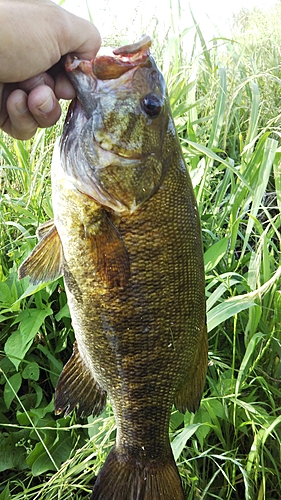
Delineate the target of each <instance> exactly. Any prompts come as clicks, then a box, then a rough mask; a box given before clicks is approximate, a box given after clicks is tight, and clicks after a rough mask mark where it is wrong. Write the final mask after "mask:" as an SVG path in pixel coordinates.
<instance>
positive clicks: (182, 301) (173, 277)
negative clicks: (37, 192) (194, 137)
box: [27, 44, 207, 500]
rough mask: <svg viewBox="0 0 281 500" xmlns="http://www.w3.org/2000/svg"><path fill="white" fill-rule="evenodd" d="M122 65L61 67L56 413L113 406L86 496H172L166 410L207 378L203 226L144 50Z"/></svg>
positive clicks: (55, 177)
mask: <svg viewBox="0 0 281 500" xmlns="http://www.w3.org/2000/svg"><path fill="white" fill-rule="evenodd" d="M143 45H145V44H143ZM119 50H121V49H119ZM128 50H129V49H128ZM146 50H147V49H146ZM122 57H123V58H124V57H125V56H122V51H121V56H119V55H117V56H116V58H117V60H118V64H119V66H122V64H120V60H121V63H122ZM126 57H127V56H126ZM128 57H129V56H128ZM129 62H130V63H131V61H129ZM74 64H75V66H76V65H77V63H76V62H75V61H74ZM132 64H133V67H132V68H131V67H130V66H129V69H128V70H126V72H125V73H124V74H122V75H121V76H118V74H117V76H116V75H115V73H114V71H117V73H118V68H117V70H115V68H113V70H112V71H113V74H114V75H115V76H114V78H112V74H111V73H110V79H109V80H104V81H99V79H96V77H95V75H92V74H91V70H89V71H88V69H87V71H86V73H85V69H83V71H82V72H81V66H80V68H79V69H78V70H77V72H76V67H75V68H74V69H73V68H71V71H72V70H73V75H74V76H72V78H73V80H74V83H76V86H77V90H78V98H79V99H80V101H81V104H79V103H76V105H75V107H74V109H72V111H71V112H70V115H69V117H68V119H67V123H66V126H65V130H64V134H63V137H62V142H61V150H60V152H59V151H57V153H56V154H55V156H54V162H53V167H52V183H53V204H54V213H55V220H54V222H55V227H56V230H57V236H55V238H56V240H59V242H60V245H61V248H62V250H60V252H61V256H60V258H61V260H62V264H60V265H59V266H57V267H59V269H62V270H63V274H64V279H65V284H66V288H67V295H68V303H69V307H70V311H71V316H72V322H73V327H74V331H75V336H76V345H75V347H74V354H73V356H72V358H71V359H70V361H69V362H68V363H67V365H66V366H65V367H64V370H63V373H62V375H61V377H60V380H59V382H58V386H57V389H56V398H55V405H56V410H57V412H60V411H63V410H64V409H67V412H69V411H71V410H72V409H73V408H74V407H75V405H76V404H79V411H80V413H81V414H84V415H89V414H91V413H93V414H99V413H100V412H101V411H102V410H103V408H104V405H105V402H106V394H108V396H109V398H110V401H111V403H112V406H113V410H114V415H115V418H116V423H117V438H116V445H115V447H114V448H113V450H112V451H111V453H110V454H109V456H108V458H107V461H106V463H105V465H104V467H103V468H102V470H101V472H100V474H99V476H98V479H97V481H96V484H95V487H94V490H93V494H92V497H91V498H92V499H93V500H98V499H99V500H121V499H122V500H161V499H163V500H164V499H165V500H182V499H183V492H182V488H181V484H180V478H179V475H178V472H177V469H176V466H175V463H174V459H173V457H172V452H171V447H170V443H169V433H168V431H169V420H170V412H171V408H172V404H173V403H174V404H175V405H176V407H177V408H178V409H179V410H180V411H183V412H185V410H186V409H187V408H188V409H189V410H190V411H196V409H197V407H198V405H199V403H200V399H201V395H202V391H203V385H204V380H205V373H206V366H207V342H206V326H205V298H204V272H203V258H202V244H201V235H200V222H199V217H198V211H197V206H196V201H195V198H194V194H193V190H192V185H191V181H190V178H189V176H188V173H187V171H186V167H185V164H184V161H183V158H182V154H181V150H180V146H179V142H178V139H177V136H176V132H175V128H174V124H173V121H172V118H171V114H170V109H169V103H168V101H167V97H166V91H165V85H164V81H163V77H162V75H161V74H160V73H159V71H158V70H157V68H156V65H155V63H154V61H153V60H152V58H151V57H150V56H149V53H148V52H147V53H146V52H145V50H144V49H143V48H142V46H141V47H140V49H139V58H138V55H137V54H136V55H134V58H133V63H132ZM69 65H70V66H71V64H69ZM79 71H80V73H82V74H80V73H79ZM99 71H100V72H102V69H101V70H99ZM85 74H86V87H87V88H90V83H91V80H92V82H93V81H94V84H95V85H96V88H95V92H93V94H95V95H90V97H88V98H87V103H86V105H85V104H84V103H83V99H85V81H84V80H83V85H82V88H81V87H80V86H79V85H80V83H81V78H82V77H83V78H84V77H85ZM79 82H80V83H79ZM83 89H84V93H83ZM79 93H81V97H80V94H79ZM114 93H115V96H114ZM112 94H113V96H112ZM90 102H92V104H89V103H90ZM143 103H144V104H143ZM121 104H122V105H121ZM141 106H143V107H142V108H141ZM158 106H159V107H160V106H161V110H160V111H159V109H157V107H158ZM82 110H83V111H82ZM124 110H125V112H124ZM145 110H147V111H148V113H152V116H149V115H146V113H145ZM153 113H155V114H154V115H153ZM118 141H119V142H118ZM56 155H57V156H56ZM58 155H60V161H58ZM96 165H97V167H96ZM81 170H83V172H82V173H81ZM48 234H49V233H48ZM49 238H50V235H49ZM40 244H41V246H42V242H40V243H39V245H40ZM57 246H58V247H59V244H58V245H57ZM40 251H41V249H40ZM41 253H42V251H41ZM31 257H32V256H31ZM31 260H32V259H31ZM33 260H34V255H33ZM29 262H30V261H29ZM27 267H28V272H30V274H31V275H32V270H30V265H29V264H28V266H27ZM53 267H55V268H56V266H53ZM57 272H58V269H57Z"/></svg>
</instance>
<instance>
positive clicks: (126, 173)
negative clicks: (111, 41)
mask: <svg viewBox="0 0 281 500" xmlns="http://www.w3.org/2000/svg"><path fill="white" fill-rule="evenodd" d="M150 44H151V40H150V38H149V37H147V36H144V37H143V38H142V39H141V40H140V41H139V42H137V43H136V44H132V45H127V46H124V47H121V48H119V49H116V50H114V51H113V52H111V53H109V54H98V56H97V57H96V58H95V59H94V60H92V61H82V60H79V59H76V58H73V57H71V56H70V55H69V56H68V57H67V59H66V70H67V73H68V75H69V78H70V80H71V82H72V83H73V85H74V87H75V89H76V92H77V98H76V100H75V101H73V103H72V105H71V106H70V109H69V113H68V116H67V118H66V122H65V126H64V131H63V135H62V139H61V163H62V166H63V168H64V170H65V173H66V174H67V175H68V177H70V178H71V181H72V182H73V184H74V185H75V186H76V187H77V188H78V189H79V190H80V191H82V192H83V193H85V194H87V195H89V196H91V197H92V198H94V199H95V201H96V202H98V203H100V204H101V205H103V206H105V207H108V208H111V209H113V210H114V211H116V212H119V213H124V212H130V213H131V212H133V211H134V210H136V209H137V208H138V207H139V206H140V205H141V204H142V203H143V202H144V201H146V200H148V199H149V198H150V197H151V196H152V195H153V194H154V193H155V192H156V190H157V189H158V187H159V186H160V184H161V181H162V178H163V175H164V174H165V166H164V163H165V162H163V156H164V154H163V141H164V136H165V133H166V131H167V128H168V124H169V121H170V119H171V117H170V109H169V101H168V98H167V93H166V85H165V81H164V78H163V76H162V74H161V72H160V71H159V70H158V68H157V66H156V63H155V61H154V59H153V57H152V56H151V55H150Z"/></svg>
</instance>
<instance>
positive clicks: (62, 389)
mask: <svg viewBox="0 0 281 500" xmlns="http://www.w3.org/2000/svg"><path fill="white" fill-rule="evenodd" d="M76 405H78V411H77V415H78V416H83V417H88V416H89V415H100V413H102V411H103V410H104V408H105V405H106V391H104V390H103V389H101V387H100V386H99V384H98V383H97V382H96V380H95V379H94V378H93V375H92V374H91V372H90V370H89V368H88V367H87V366H86V364H85V362H84V361H83V359H82V358H81V356H80V353H79V350H78V347H77V343H76V342H75V343H74V344H73V354H72V356H71V358H70V359H69V361H68V362H67V363H66V365H65V367H64V368H63V371H62V373H61V375H60V377H59V380H58V383H57V387H56V391H55V413H56V414H60V413H62V412H63V411H64V410H65V412H64V415H65V416H67V415H68V414H69V413H70V412H72V410H74V408H75V406H76Z"/></svg>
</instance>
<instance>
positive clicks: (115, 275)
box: [92, 217, 130, 288]
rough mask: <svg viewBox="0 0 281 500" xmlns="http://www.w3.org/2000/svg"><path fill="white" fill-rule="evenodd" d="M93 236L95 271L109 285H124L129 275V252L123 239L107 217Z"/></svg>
mask: <svg viewBox="0 0 281 500" xmlns="http://www.w3.org/2000/svg"><path fill="white" fill-rule="evenodd" d="M92 238H93V244H94V245H95V248H96V255H97V272H98V274H100V276H101V278H102V280H103V281H104V282H105V283H106V284H107V285H108V286H109V287H110V288H113V287H115V286H117V287H120V286H121V287H122V286H126V284H127V282H128V279H129V277H130V261H129V254H128V252H127V249H126V247H125V244H124V241H123V239H122V237H121V235H120V234H119V232H118V230H117V229H116V227H115V226H114V225H113V224H112V222H111V221H110V220H109V218H108V217H106V219H105V220H104V223H103V227H102V230H101V231H99V232H98V233H97V234H96V235H95V236H93V237H92Z"/></svg>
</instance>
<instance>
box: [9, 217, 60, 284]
mask: <svg viewBox="0 0 281 500" xmlns="http://www.w3.org/2000/svg"><path fill="white" fill-rule="evenodd" d="M37 236H38V238H39V240H40V241H39V243H38V244H37V245H36V247H35V248H34V249H33V250H32V252H31V254H30V255H29V256H28V257H27V259H25V260H24V261H23V263H22V264H21V265H20V267H19V270H18V276H19V279H22V278H25V277H26V276H29V277H30V282H31V283H32V284H33V285H37V284H39V283H44V282H48V281H54V280H56V279H57V278H59V277H60V276H61V275H62V274H63V271H62V262H63V252H62V245H61V241H60V237H59V235H58V232H57V228H56V226H55V225H54V222H53V221H48V222H47V223H45V224H42V226H40V227H39V228H38V229H37Z"/></svg>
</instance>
